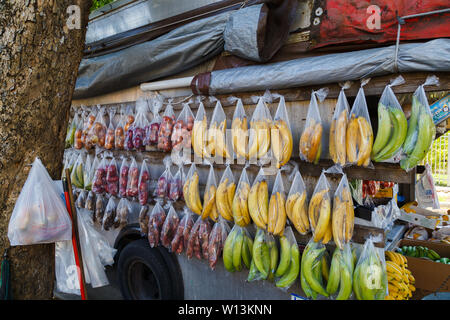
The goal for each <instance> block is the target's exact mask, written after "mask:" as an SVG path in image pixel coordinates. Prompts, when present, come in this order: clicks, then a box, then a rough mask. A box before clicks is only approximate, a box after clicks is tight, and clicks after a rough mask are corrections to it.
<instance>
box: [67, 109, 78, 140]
mask: <svg viewBox="0 0 450 320" xmlns="http://www.w3.org/2000/svg"><path fill="white" fill-rule="evenodd" d="M78 122H79V114H78V112H75V115H74V117H73V119H72V121H71V122H70V124H69V126H68V127H67V133H66V139H65V140H64V141H65V148H71V147H73V145H74V143H75V131H76V130H77V125H78Z"/></svg>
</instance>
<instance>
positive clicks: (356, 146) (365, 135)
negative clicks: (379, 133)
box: [345, 79, 373, 168]
mask: <svg viewBox="0 0 450 320" xmlns="http://www.w3.org/2000/svg"><path fill="white" fill-rule="evenodd" d="M369 80H370V79H363V80H362V81H361V87H360V88H359V91H358V94H357V96H356V99H355V101H354V102H353V106H352V110H351V111H350V118H349V120H348V125H347V134H346V137H345V143H346V153H347V164H349V165H357V166H363V167H371V168H373V165H372V163H371V162H370V154H371V152H372V145H373V131H372V125H371V123H370V116H369V111H368V109H367V102H366V97H365V95H364V89H363V86H364V85H366V84H367V82H369Z"/></svg>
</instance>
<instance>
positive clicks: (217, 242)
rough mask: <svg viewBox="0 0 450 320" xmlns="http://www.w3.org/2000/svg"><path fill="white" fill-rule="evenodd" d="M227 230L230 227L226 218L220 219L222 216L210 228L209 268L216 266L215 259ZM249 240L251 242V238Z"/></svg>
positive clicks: (222, 246) (217, 258)
mask: <svg viewBox="0 0 450 320" xmlns="http://www.w3.org/2000/svg"><path fill="white" fill-rule="evenodd" d="M229 232H230V227H229V226H228V223H227V222H226V220H224V219H222V217H219V219H218V221H217V222H216V223H215V224H214V226H213V228H212V230H211V234H210V235H209V242H208V262H209V267H210V268H211V270H214V269H215V268H216V265H217V261H219V258H220V256H221V255H222V251H223V249H224V245H225V241H226V239H227V236H228V233H229ZM250 241H251V242H252V243H253V241H252V240H251V239H250ZM247 248H248V246H247ZM247 248H246V249H247ZM250 252H251V251H250Z"/></svg>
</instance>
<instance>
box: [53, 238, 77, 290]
mask: <svg viewBox="0 0 450 320" xmlns="http://www.w3.org/2000/svg"><path fill="white" fill-rule="evenodd" d="M55 278H56V290H57V291H58V292H63V293H68V294H77V295H81V293H80V282H79V281H78V273H77V267H76V264H75V255H74V253H73V247H72V241H58V242H56V243H55Z"/></svg>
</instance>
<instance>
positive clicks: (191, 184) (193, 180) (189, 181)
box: [183, 163, 203, 216]
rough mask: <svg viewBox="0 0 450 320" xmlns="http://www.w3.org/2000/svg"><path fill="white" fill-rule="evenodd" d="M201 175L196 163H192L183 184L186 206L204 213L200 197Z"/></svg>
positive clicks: (198, 212)
mask: <svg viewBox="0 0 450 320" xmlns="http://www.w3.org/2000/svg"><path fill="white" fill-rule="evenodd" d="M198 185H199V176H198V172H197V167H196V166H195V163H192V165H191V168H190V169H189V171H188V174H187V176H186V181H185V183H184V185H183V195H184V201H185V202H186V206H187V207H188V208H189V209H191V210H192V212H194V213H196V214H198V215H199V216H200V215H202V211H203V206H202V201H201V199H200V190H199V187H198Z"/></svg>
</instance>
